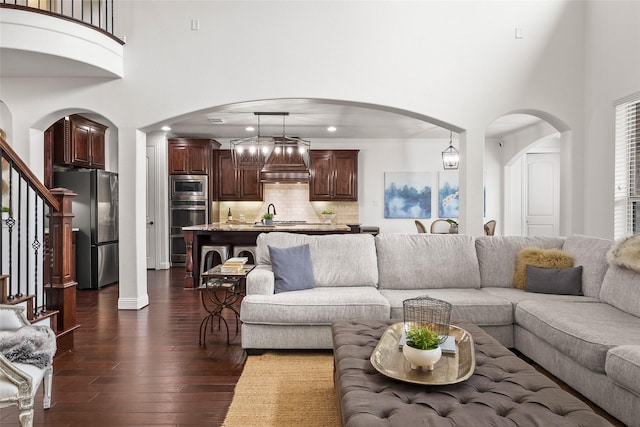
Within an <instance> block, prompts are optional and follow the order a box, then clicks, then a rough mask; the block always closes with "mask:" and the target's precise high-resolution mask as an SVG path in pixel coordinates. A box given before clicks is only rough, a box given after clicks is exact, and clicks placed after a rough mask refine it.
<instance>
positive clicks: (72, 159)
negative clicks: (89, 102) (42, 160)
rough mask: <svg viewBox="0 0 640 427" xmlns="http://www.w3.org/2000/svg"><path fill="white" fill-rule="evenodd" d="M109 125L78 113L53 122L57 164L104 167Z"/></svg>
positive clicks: (54, 153) (92, 167)
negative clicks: (106, 136)
mask: <svg viewBox="0 0 640 427" xmlns="http://www.w3.org/2000/svg"><path fill="white" fill-rule="evenodd" d="M106 131H107V126H104V125H103V124H100V123H98V122H94V121H93V120H89V119H87V118H86V117H82V116H79V115H77V114H74V115H71V116H69V117H65V118H63V119H60V120H58V121H57V122H56V123H54V124H53V162H54V164H56V165H64V166H79V167H83V168H91V169H104V167H105V154H104V144H105V135H106Z"/></svg>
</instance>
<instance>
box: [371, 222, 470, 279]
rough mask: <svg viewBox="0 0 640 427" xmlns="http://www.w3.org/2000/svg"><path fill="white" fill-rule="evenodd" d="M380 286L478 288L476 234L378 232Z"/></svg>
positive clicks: (377, 247)
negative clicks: (473, 235)
mask: <svg viewBox="0 0 640 427" xmlns="http://www.w3.org/2000/svg"><path fill="white" fill-rule="evenodd" d="M376 249H377V252H378V272H379V276H380V283H379V288H380V289H435V288H478V287H480V272H479V270H478V257H477V256H476V252H475V246H474V243H473V237H471V236H467V235H462V234H378V235H377V236H376Z"/></svg>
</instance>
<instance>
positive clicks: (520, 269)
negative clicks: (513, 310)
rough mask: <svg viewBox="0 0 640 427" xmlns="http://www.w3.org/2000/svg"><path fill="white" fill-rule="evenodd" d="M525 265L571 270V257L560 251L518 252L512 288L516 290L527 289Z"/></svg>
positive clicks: (525, 250) (529, 250)
mask: <svg viewBox="0 0 640 427" xmlns="http://www.w3.org/2000/svg"><path fill="white" fill-rule="evenodd" d="M527 265H532V266H534V267H540V268H571V267H573V257H572V256H571V255H569V254H567V253H566V252H563V251H561V250H560V249H540V248H524V249H522V250H520V252H518V256H517V258H516V272H515V275H514V276H513V286H514V287H516V288H518V289H525V288H526V287H527Z"/></svg>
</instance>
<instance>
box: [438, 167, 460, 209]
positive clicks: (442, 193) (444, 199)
mask: <svg viewBox="0 0 640 427" xmlns="http://www.w3.org/2000/svg"><path fill="white" fill-rule="evenodd" d="M439 174H440V175H439V180H438V181H439V184H438V215H439V216H440V218H458V216H459V214H460V196H459V195H460V187H459V185H458V172H457V171H443V172H440V173H439Z"/></svg>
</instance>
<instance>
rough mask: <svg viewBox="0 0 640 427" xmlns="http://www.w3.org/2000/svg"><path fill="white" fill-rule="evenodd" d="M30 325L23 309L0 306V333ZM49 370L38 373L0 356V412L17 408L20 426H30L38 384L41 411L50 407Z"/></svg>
mask: <svg viewBox="0 0 640 427" xmlns="http://www.w3.org/2000/svg"><path fill="white" fill-rule="evenodd" d="M28 325H30V323H29V321H28V320H27V318H26V317H25V315H24V307H20V306H13V305H0V330H2V331H11V330H13V331H15V330H18V329H20V328H21V327H23V326H28ZM52 377H53V366H51V365H50V366H47V367H46V368H44V369H40V368H38V367H37V366H34V365H30V364H26V363H14V362H10V361H9V360H8V359H7V358H5V357H4V356H3V355H2V354H0V408H4V407H7V406H11V405H17V406H18V409H19V410H20V415H19V419H20V425H21V426H22V427H31V426H32V425H33V402H34V398H35V394H36V391H37V390H38V387H40V383H41V382H43V381H44V388H43V391H44V400H43V407H44V409H48V408H49V407H50V406H51V380H52Z"/></svg>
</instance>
